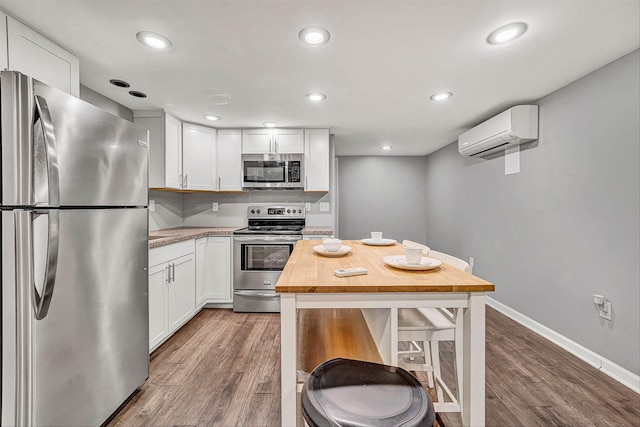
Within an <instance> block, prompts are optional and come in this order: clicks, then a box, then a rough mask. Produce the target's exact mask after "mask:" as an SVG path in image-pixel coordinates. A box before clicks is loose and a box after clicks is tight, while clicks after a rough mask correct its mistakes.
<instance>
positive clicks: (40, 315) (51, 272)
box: [31, 209, 60, 320]
mask: <svg viewBox="0 0 640 427" xmlns="http://www.w3.org/2000/svg"><path fill="white" fill-rule="evenodd" d="M35 214H36V215H47V219H48V224H49V233H48V237H47V262H46V265H45V270H44V278H43V280H44V283H43V285H42V292H41V293H39V292H38V288H37V287H36V285H35V283H34V284H33V309H34V314H35V318H36V319H37V320H42V319H44V318H45V317H46V316H47V313H48V312H49V306H50V305H51V297H52V296H53V286H54V285H55V282H56V273H57V269H58V249H59V246H58V244H59V235H60V230H59V226H60V213H59V212H58V210H55V209H51V210H47V211H46V212H43V211H35ZM34 219H35V217H33V218H32V221H31V224H33V220H34ZM31 235H32V236H33V233H31ZM31 253H33V250H32V252H31ZM33 268H34V265H33V259H32V264H31V269H32V271H33Z"/></svg>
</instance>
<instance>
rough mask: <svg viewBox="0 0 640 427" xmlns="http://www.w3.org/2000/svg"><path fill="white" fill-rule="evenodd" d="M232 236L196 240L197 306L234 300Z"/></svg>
mask: <svg viewBox="0 0 640 427" xmlns="http://www.w3.org/2000/svg"><path fill="white" fill-rule="evenodd" d="M231 289H232V283H231V237H230V236H210V237H203V238H201V239H197V240H196V297H195V302H196V307H202V306H204V305H205V304H209V303H218V304H219V303H230V302H232V296H231V295H232V293H231Z"/></svg>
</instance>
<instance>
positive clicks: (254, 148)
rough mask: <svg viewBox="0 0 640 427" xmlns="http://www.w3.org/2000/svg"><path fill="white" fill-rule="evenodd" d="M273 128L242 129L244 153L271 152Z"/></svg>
mask: <svg viewBox="0 0 640 427" xmlns="http://www.w3.org/2000/svg"><path fill="white" fill-rule="evenodd" d="M272 137H273V135H272V132H271V129H245V130H243V131H242V154H263V153H271V152H272V151H271V145H272Z"/></svg>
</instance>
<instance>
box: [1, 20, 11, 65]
mask: <svg viewBox="0 0 640 427" xmlns="http://www.w3.org/2000/svg"><path fill="white" fill-rule="evenodd" d="M7 18H8V17H7V14H5V13H2V11H0V70H8V69H9V56H8V52H7Z"/></svg>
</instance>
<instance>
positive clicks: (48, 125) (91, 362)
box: [0, 71, 149, 426]
mask: <svg viewBox="0 0 640 427" xmlns="http://www.w3.org/2000/svg"><path fill="white" fill-rule="evenodd" d="M0 103H1V104H0V115H1V117H0V119H1V127H2V128H1V156H2V157H1V162H0V168H1V169H0V177H1V178H2V187H1V191H2V193H1V196H2V197H1V201H2V202H1V204H0V211H1V214H2V217H1V218H2V219H1V223H0V225H1V228H0V230H1V231H0V233H1V237H2V267H1V268H2V271H1V273H2V294H1V295H2V305H1V308H2V372H1V375H2V408H1V409H2V425H3V426H12V425H20V426H47V425H48V426H92V425H96V426H97V425H100V424H102V423H103V422H104V421H105V420H106V419H107V418H108V417H109V416H110V415H111V414H112V413H113V412H114V411H115V410H116V409H117V408H118V407H119V406H120V405H121V404H122V403H123V402H124V401H125V400H126V399H127V398H128V397H129V396H130V395H131V394H132V393H133V392H134V391H135V390H136V388H137V387H139V386H140V384H142V383H143V382H144V381H145V380H146V379H147V378H148V374H149V352H148V350H149V347H148V345H149V341H148V340H149V338H148V335H149V331H148V330H149V326H148V305H147V304H148V302H147V300H148V284H147V283H148V279H147V277H148V276H147V271H146V269H147V264H148V244H147V239H148V232H147V230H148V216H147V201H148V195H147V194H148V193H147V179H148V178H147V177H148V173H147V162H148V160H147V159H148V154H147V141H148V133H147V131H146V130H145V129H142V128H140V127H138V126H136V125H134V124H132V123H130V122H128V121H126V120H123V119H121V118H119V117H116V116H114V115H111V114H109V113H107V112H105V111H103V110H101V109H99V108H97V107H95V106H93V105H90V104H88V103H86V102H84V101H82V100H80V99H77V98H75V97H73V96H70V95H68V94H66V93H64V92H62V91H59V90H57V89H54V88H51V87H49V86H46V85H45V84H43V83H41V82H39V81H37V80H35V79H32V78H30V77H28V76H25V75H22V74H20V73H17V72H9V71H3V72H1V73H0Z"/></svg>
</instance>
